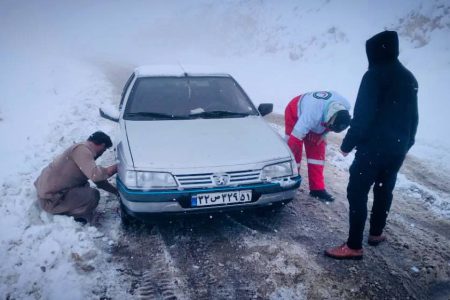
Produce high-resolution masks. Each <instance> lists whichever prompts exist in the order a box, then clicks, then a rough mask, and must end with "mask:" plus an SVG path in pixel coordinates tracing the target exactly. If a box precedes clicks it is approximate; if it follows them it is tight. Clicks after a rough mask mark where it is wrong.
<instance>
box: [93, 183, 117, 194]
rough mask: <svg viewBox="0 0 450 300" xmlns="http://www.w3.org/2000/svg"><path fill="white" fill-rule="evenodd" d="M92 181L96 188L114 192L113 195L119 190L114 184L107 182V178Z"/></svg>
mask: <svg viewBox="0 0 450 300" xmlns="http://www.w3.org/2000/svg"><path fill="white" fill-rule="evenodd" d="M94 183H95V185H96V186H97V187H98V188H100V189H102V190H104V191H107V192H110V193H111V194H114V195H118V194H119V192H118V191H117V188H116V187H115V186H113V185H112V184H111V183H109V181H108V180H103V181H98V182H94Z"/></svg>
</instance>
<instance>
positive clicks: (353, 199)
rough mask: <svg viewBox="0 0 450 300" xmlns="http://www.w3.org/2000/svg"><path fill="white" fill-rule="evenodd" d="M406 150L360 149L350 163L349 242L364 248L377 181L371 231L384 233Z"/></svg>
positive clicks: (372, 232)
mask: <svg viewBox="0 0 450 300" xmlns="http://www.w3.org/2000/svg"><path fill="white" fill-rule="evenodd" d="M404 159H405V154H382V153H370V152H367V151H357V152H356V154H355V160H354V161H353V163H352V165H351V167H350V179H349V183H348V187H347V199H348V202H349V205H350V210H349V219H350V229H349V236H348V240H347V246H348V247H349V248H352V249H361V248H362V240H363V233H364V226H365V223H366V219H367V199H368V193H369V191H370V188H371V186H372V185H373V198H374V199H373V206H372V212H371V215H370V234H371V235H380V234H381V233H382V232H383V229H384V227H385V225H386V219H387V216H388V213H389V209H390V208H391V203H392V191H393V190H394V187H395V182H396V180H397V173H398V171H399V170H400V167H401V166H402V164H403V160H404Z"/></svg>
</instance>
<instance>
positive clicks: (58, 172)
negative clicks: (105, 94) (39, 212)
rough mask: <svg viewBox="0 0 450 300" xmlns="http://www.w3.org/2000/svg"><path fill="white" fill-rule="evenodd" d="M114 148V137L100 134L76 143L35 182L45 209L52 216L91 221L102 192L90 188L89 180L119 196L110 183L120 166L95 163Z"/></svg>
mask: <svg viewBox="0 0 450 300" xmlns="http://www.w3.org/2000/svg"><path fill="white" fill-rule="evenodd" d="M111 146H112V142H111V139H110V137H109V136H108V135H106V134H105V133H103V132H101V131H97V132H95V133H93V134H92V135H90V136H89V138H88V139H87V141H86V142H82V143H78V144H74V145H72V146H70V147H69V148H68V149H67V150H65V151H64V152H63V153H62V154H61V155H59V156H57V157H56V158H55V159H54V160H53V161H52V162H51V163H50V164H49V165H48V166H47V167H45V168H44V169H43V170H42V172H41V175H40V176H39V177H38V178H37V179H36V181H35V182H34V185H35V187H36V191H37V195H38V198H39V204H40V206H41V208H42V209H43V210H45V211H46V212H49V213H52V214H61V215H68V216H73V217H74V218H75V220H76V221H79V222H82V223H86V222H91V221H92V217H93V214H94V211H95V208H96V207H97V205H98V201H99V199H100V193H99V191H98V190H97V189H95V188H91V187H90V186H89V182H88V179H90V180H92V181H93V182H94V183H95V184H96V186H97V187H99V188H101V189H103V190H105V191H107V192H110V193H113V194H117V189H116V188H115V187H114V186H113V185H111V184H110V183H109V182H108V180H107V179H108V178H109V177H111V176H112V175H114V174H115V173H117V165H116V164H114V165H111V166H109V167H106V168H104V167H100V166H97V165H96V163H95V160H96V159H97V158H98V157H100V156H101V155H102V154H103V152H105V150H106V149H108V148H110V147H111Z"/></svg>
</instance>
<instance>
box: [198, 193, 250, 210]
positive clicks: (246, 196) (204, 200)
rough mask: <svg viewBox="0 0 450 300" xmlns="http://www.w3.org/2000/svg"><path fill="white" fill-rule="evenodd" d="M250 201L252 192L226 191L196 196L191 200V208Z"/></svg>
mask: <svg viewBox="0 0 450 300" xmlns="http://www.w3.org/2000/svg"><path fill="white" fill-rule="evenodd" d="M250 201H252V191H251V190H245V191H227V192H221V193H208V194H197V195H194V196H192V198H191V206H192V207H196V206H205V205H223V204H229V203H242V202H250Z"/></svg>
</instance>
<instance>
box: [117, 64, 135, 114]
mask: <svg viewBox="0 0 450 300" xmlns="http://www.w3.org/2000/svg"><path fill="white" fill-rule="evenodd" d="M133 79H134V73H133V74H131V76H130V77H129V78H128V80H127V82H126V83H125V86H124V87H123V90H122V95H120V104H119V110H120V109H122V105H123V100H124V99H125V95H126V93H127V90H128V87H129V86H130V83H131V82H132V81H133Z"/></svg>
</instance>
